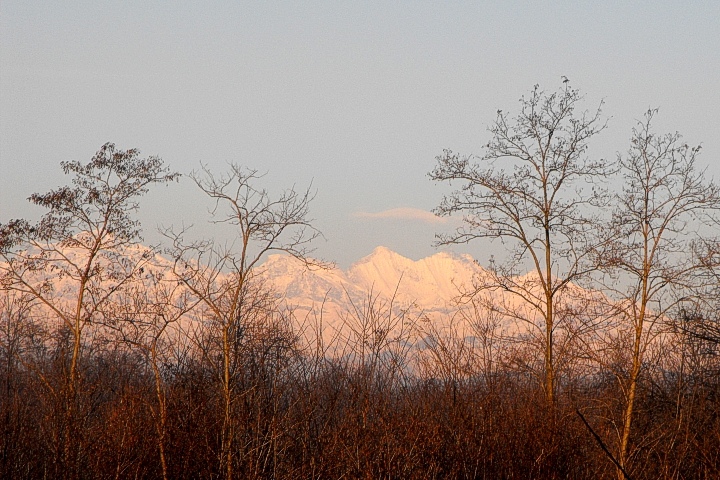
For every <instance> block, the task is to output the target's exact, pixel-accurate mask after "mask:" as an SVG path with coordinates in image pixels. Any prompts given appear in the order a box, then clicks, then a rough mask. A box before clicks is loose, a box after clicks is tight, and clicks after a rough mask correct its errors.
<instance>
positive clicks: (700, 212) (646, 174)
mask: <svg viewBox="0 0 720 480" xmlns="http://www.w3.org/2000/svg"><path fill="white" fill-rule="evenodd" d="M656 114H657V110H649V111H648V112H647V113H646V114H645V118H644V120H642V121H640V122H638V125H637V126H636V127H635V128H634V129H633V135H632V139H631V147H630V149H629V151H628V152H627V154H626V155H624V156H621V155H619V156H618V157H619V158H618V163H619V167H620V172H621V173H622V175H623V177H624V179H625V182H624V186H623V190H622V192H621V193H620V194H618V195H617V197H616V199H615V206H614V208H613V211H614V215H613V220H612V231H613V232H614V234H615V238H616V243H615V244H614V246H613V248H611V249H610V250H609V252H608V253H610V256H609V257H608V258H607V260H606V262H607V263H606V265H607V267H609V268H610V273H612V274H613V275H614V276H613V277H612V279H611V284H610V285H607V286H606V291H607V292H608V293H610V294H611V296H612V297H614V299H615V300H616V302H617V303H616V306H617V309H618V310H619V315H620V318H621V321H622V324H623V325H625V326H626V327H627V332H628V334H629V342H628V344H629V346H630V349H631V350H630V352H629V353H630V356H629V361H630V365H629V368H628V370H627V372H616V373H617V376H618V379H619V380H620V383H621V388H622V391H623V393H624V408H623V416H622V422H621V430H620V438H619V447H618V452H617V456H618V462H619V463H620V466H621V467H623V468H625V469H627V468H628V467H629V465H628V464H629V460H630V458H631V457H632V452H631V448H630V445H631V435H632V424H633V415H634V413H635V404H636V400H637V388H638V381H639V379H640V377H641V375H642V372H643V369H644V366H645V364H644V359H645V356H646V354H647V352H648V347H649V345H650V344H651V341H652V339H653V338H654V336H655V334H656V333H657V327H658V325H659V324H660V322H661V321H664V320H665V319H667V318H668V317H669V316H670V314H672V313H673V311H677V310H678V309H682V308H687V303H688V302H690V301H692V300H693V298H692V297H693V292H697V291H700V290H703V286H704V285H705V284H706V282H707V281H708V280H710V281H712V278H708V277H707V276H705V275H703V274H702V272H703V271H704V270H705V269H706V267H707V265H704V264H703V262H702V261H699V259H698V258H697V257H696V256H695V255H693V252H694V251H696V250H697V249H696V248H694V247H695V246H696V245H698V244H702V243H704V242H703V235H704V234H706V233H707V232H703V228H707V226H708V225H709V224H713V225H717V217H716V214H717V212H718V211H720V188H719V187H718V186H717V185H716V184H715V183H713V182H712V181H706V179H705V175H704V171H702V170H698V168H697V164H696V163H697V162H696V159H697V156H698V154H699V152H700V147H699V146H698V147H691V146H689V145H687V144H686V143H683V142H682V139H681V138H682V137H681V136H680V135H679V134H678V133H674V134H666V135H658V134H655V133H653V131H652V128H651V124H652V121H653V118H654V117H655V115H656ZM618 478H624V477H623V473H622V471H621V469H620V468H619V469H618Z"/></svg>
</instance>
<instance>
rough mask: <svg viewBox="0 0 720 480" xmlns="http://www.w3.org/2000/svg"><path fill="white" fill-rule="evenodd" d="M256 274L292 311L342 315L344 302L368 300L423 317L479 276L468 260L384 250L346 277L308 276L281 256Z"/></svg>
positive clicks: (332, 272) (444, 306)
mask: <svg viewBox="0 0 720 480" xmlns="http://www.w3.org/2000/svg"><path fill="white" fill-rule="evenodd" d="M262 269H263V275H265V276H266V278H268V280H269V281H270V282H271V283H272V284H273V285H274V286H275V288H276V289H277V290H278V292H279V293H280V294H282V295H283V296H284V297H285V298H286V300H287V301H288V302H289V303H291V304H293V305H296V306H304V307H311V306H312V305H315V306H317V305H318V304H320V303H323V304H325V305H326V306H327V304H328V303H330V304H333V305H334V306H335V307H337V308H338V309H339V310H342V309H345V308H346V307H347V306H348V305H347V304H348V302H349V301H353V302H358V301H360V302H362V301H364V299H367V298H368V296H369V295H370V294H372V295H373V296H378V297H380V298H383V299H385V300H389V299H391V298H394V299H395V301H396V304H398V305H405V306H409V305H415V306H417V307H418V308H420V309H422V310H424V311H425V312H432V311H448V310H449V309H450V308H451V303H452V301H453V299H455V298H456V297H457V296H458V295H459V294H460V293H461V292H462V291H465V290H466V289H469V288H472V283H473V278H474V277H475V276H477V275H479V274H482V272H483V270H482V268H480V267H479V266H478V265H477V263H476V262H475V261H474V260H473V259H472V257H470V256H469V255H461V256H458V255H453V254H450V253H445V252H440V253H436V254H434V255H432V256H430V257H427V258H423V259H421V260H417V261H414V260H411V259H409V258H406V257H403V256H402V255H400V254H398V253H395V252H393V251H392V250H390V249H389V248H387V247H377V248H375V250H373V252H372V253H371V254H370V255H368V256H366V257H363V258H362V259H360V260H358V261H357V262H356V263H354V264H353V265H352V266H351V267H350V268H349V269H348V270H347V271H342V270H340V269H339V268H332V269H316V270H308V269H307V268H305V266H304V265H303V264H302V263H301V262H299V261H298V260H296V259H294V258H292V257H289V256H286V255H271V256H270V257H268V259H267V261H266V262H265V264H264V265H263V267H262Z"/></svg>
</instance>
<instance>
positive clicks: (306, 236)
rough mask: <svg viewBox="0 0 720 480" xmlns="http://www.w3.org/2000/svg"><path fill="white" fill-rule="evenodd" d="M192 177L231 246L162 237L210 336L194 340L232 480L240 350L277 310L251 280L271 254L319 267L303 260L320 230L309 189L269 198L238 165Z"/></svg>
mask: <svg viewBox="0 0 720 480" xmlns="http://www.w3.org/2000/svg"><path fill="white" fill-rule="evenodd" d="M191 178H192V179H193V180H194V182H195V184H196V185H197V186H198V187H199V188H200V189H201V190H202V191H203V192H204V193H205V194H206V195H207V196H209V197H210V198H211V199H213V201H214V202H215V206H214V208H213V209H212V210H211V212H210V214H211V217H212V221H213V223H217V224H226V225H229V226H231V227H232V228H234V229H235V230H236V233H237V241H236V242H235V243H233V244H231V245H218V244H216V243H215V242H214V241H212V240H203V241H198V242H188V241H186V240H185V238H184V233H185V232H174V231H173V230H172V229H169V230H167V231H166V232H165V235H166V236H167V237H168V238H170V239H171V240H172V242H173V249H172V250H171V252H170V253H171V254H172V257H173V259H174V267H173V271H174V273H175V275H176V276H177V278H178V279H179V281H181V282H182V283H183V284H184V285H185V286H186V287H187V288H188V289H189V291H190V292H191V293H192V295H194V296H195V298H197V300H198V301H199V302H200V305H201V306H202V312H201V322H202V323H204V325H205V327H206V328H205V329H204V332H205V333H209V334H210V338H208V337H207V336H205V337H203V332H200V333H199V334H198V335H196V336H195V338H196V340H197V343H198V345H199V347H200V348H201V350H204V356H205V358H206V359H207V360H209V361H210V362H211V363H212V364H213V366H214V370H215V371H216V372H217V373H218V375H219V378H218V380H219V385H220V391H221V392H220V393H221V397H222V408H223V410H224V420H223V425H222V431H221V452H220V455H219V459H220V466H221V471H224V474H225V476H226V478H228V479H230V478H233V470H234V465H235V462H236V459H235V458H234V451H235V441H236V426H237V425H236V418H235V415H234V407H235V404H236V402H237V400H238V398H239V397H240V395H241V392H239V391H238V380H237V378H238V375H239V373H240V371H241V370H242V368H243V365H241V364H239V360H240V355H238V352H239V350H240V349H241V347H242V345H243V342H244V341H246V340H247V337H248V335H247V334H248V333H249V332H250V331H251V329H252V327H253V323H255V322H257V321H262V318H263V315H264V314H267V313H268V312H270V311H271V310H272V309H273V308H275V305H276V302H275V299H274V297H273V295H272V292H270V291H269V290H268V289H267V288H266V287H265V286H264V285H263V284H262V282H261V281H260V279H259V278H258V276H257V275H256V274H257V272H256V270H257V267H258V265H259V263H260V261H261V260H262V259H263V256H264V255H265V254H266V253H268V252H273V251H275V252H284V253H287V254H290V255H292V256H294V257H296V258H298V259H300V260H302V261H303V262H305V264H306V265H308V266H313V265H316V266H320V263H318V262H315V261H314V260H312V259H310V258H309V257H308V254H309V253H310V250H308V248H309V243H310V242H311V241H312V240H314V239H316V238H317V237H318V236H319V235H320V232H319V231H318V230H317V229H315V228H314V227H312V225H311V220H309V219H308V208H309V205H310V202H311V200H312V198H313V195H312V193H311V191H310V190H309V189H308V190H306V191H304V192H298V191H296V190H294V189H290V190H286V191H285V192H283V193H282V194H281V195H279V196H278V197H277V198H271V197H270V195H269V193H268V192H267V191H266V190H264V189H260V188H258V187H257V186H256V183H258V181H259V180H260V175H258V173H257V171H255V170H246V169H244V168H242V167H240V166H238V165H236V164H231V165H230V171H229V173H228V174H226V175H221V176H219V177H218V176H215V175H213V174H212V173H211V172H210V171H209V170H208V169H207V168H206V167H203V169H202V172H194V173H193V174H191ZM266 318H267V317H266ZM218 350H219V355H217V356H216V355H215V353H216V352H217V351H218Z"/></svg>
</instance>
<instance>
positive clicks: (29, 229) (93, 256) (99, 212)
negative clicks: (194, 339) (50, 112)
mask: <svg viewBox="0 0 720 480" xmlns="http://www.w3.org/2000/svg"><path fill="white" fill-rule="evenodd" d="M61 166H62V169H63V171H64V172H65V174H72V175H73V179H72V186H64V187H60V188H58V189H56V190H51V191H50V192H48V193H45V194H33V195H32V196H30V198H29V200H30V201H31V202H32V203H34V204H36V205H39V206H41V207H43V208H45V209H47V213H45V214H44V215H43V216H42V218H41V219H40V221H39V222H38V223H37V224H34V225H33V224H30V223H29V222H27V221H25V220H13V221H10V222H9V223H8V224H5V225H0V260H2V262H0V279H2V282H3V286H4V287H5V288H8V289H11V290H15V291H17V292H20V293H21V294H22V295H26V296H30V297H32V298H33V299H34V301H35V303H38V304H42V305H43V307H44V308H45V309H46V311H47V312H49V315H50V316H51V317H52V318H54V320H55V321H57V322H58V324H59V326H60V328H62V329H65V330H66V331H67V332H69V334H70V338H71V353H70V355H69V358H68V359H67V364H66V365H64V367H63V368H64V373H63V384H62V385H61V388H60V391H61V392H62V395H61V399H60V400H61V401H62V402H63V403H64V411H65V418H64V420H63V422H64V432H63V434H62V439H63V441H62V444H63V447H62V457H61V459H60V461H61V463H62V469H63V470H64V472H65V475H66V476H67V477H69V478H73V477H76V476H77V475H79V472H78V468H79V465H78V460H79V458H78V457H79V455H80V454H81V452H80V451H79V448H80V443H81V442H80V440H79V439H80V438H81V433H82V432H81V431H80V430H79V425H78V417H79V414H78V411H77V408H78V398H77V397H78V392H79V389H80V388H81V380H82V379H81V376H80V374H79V371H80V366H81V365H80V364H81V359H82V353H83V348H84V347H85V344H84V341H85V340H86V338H85V337H86V331H87V330H88V329H91V328H92V326H93V324H94V323H95V322H96V321H97V320H98V319H99V314H100V312H101V311H102V309H103V308H104V306H105V305H107V304H108V302H109V301H110V300H111V299H112V297H113V296H114V295H116V294H117V292H119V291H120V290H122V289H123V288H124V287H125V286H126V285H127V284H128V283H129V282H130V281H131V280H132V279H133V278H134V276H135V275H136V273H137V272H138V270H139V269H140V268H142V265H143V264H144V263H145V262H147V260H148V259H149V258H150V254H149V251H147V252H144V253H142V254H140V255H128V251H129V250H130V249H132V248H134V247H136V244H137V243H139V241H140V240H141V237H140V224H139V222H138V221H137V220H136V219H134V218H133V214H134V213H135V212H136V211H137V210H138V208H139V204H138V197H140V196H142V195H143V194H145V193H146V192H147V190H148V187H149V186H150V185H151V184H154V183H167V182H170V181H173V180H175V179H177V178H178V174H176V173H171V172H169V170H168V169H167V168H166V167H164V166H163V161H162V160H161V159H160V158H158V157H148V158H141V157H140V153H139V151H138V150H135V149H131V150H126V151H123V150H118V149H116V148H115V145H114V144H112V143H107V144H105V145H103V146H102V148H101V149H100V150H99V151H98V152H97V153H96V154H95V156H94V157H93V158H92V160H91V161H90V162H89V163H87V164H82V163H80V162H77V161H68V162H61ZM138 248H139V247H138Z"/></svg>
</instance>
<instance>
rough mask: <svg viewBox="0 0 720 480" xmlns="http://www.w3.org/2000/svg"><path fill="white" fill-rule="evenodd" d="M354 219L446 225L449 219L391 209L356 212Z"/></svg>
mask: <svg viewBox="0 0 720 480" xmlns="http://www.w3.org/2000/svg"><path fill="white" fill-rule="evenodd" d="M353 217H357V218H369V219H371V220H376V219H393V220H415V221H418V222H425V223H446V222H447V218H445V217H438V216H437V215H435V214H434V213H432V212H428V211H427V210H421V209H419V208H409V207H403V208H391V209H390V210H383V211H382V212H355V213H353Z"/></svg>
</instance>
